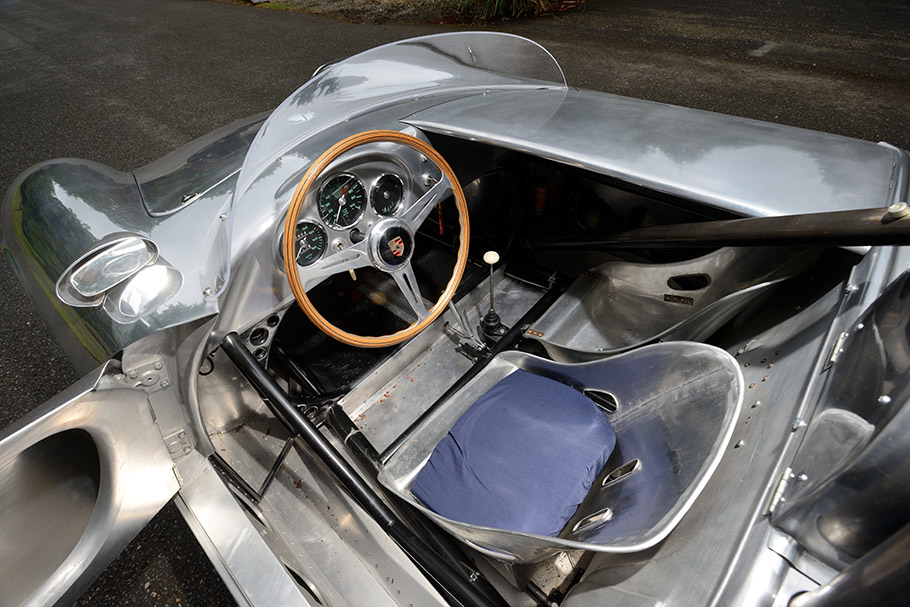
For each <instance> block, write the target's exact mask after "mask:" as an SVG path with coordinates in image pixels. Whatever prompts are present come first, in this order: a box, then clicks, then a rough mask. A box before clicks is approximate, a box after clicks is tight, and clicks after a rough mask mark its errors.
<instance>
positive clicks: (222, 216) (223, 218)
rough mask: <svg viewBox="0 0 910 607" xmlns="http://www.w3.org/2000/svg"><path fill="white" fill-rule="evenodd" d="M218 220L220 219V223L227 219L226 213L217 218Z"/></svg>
mask: <svg viewBox="0 0 910 607" xmlns="http://www.w3.org/2000/svg"><path fill="white" fill-rule="evenodd" d="M218 219H220V220H221V221H224V220H225V219H227V213H222V214H221V215H219V216H218Z"/></svg>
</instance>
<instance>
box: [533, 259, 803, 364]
mask: <svg viewBox="0 0 910 607" xmlns="http://www.w3.org/2000/svg"><path fill="white" fill-rule="evenodd" d="M811 258H812V253H811V252H808V253H807V252H803V253H802V254H800V255H796V254H794V252H793V251H791V250H789V249H786V248H777V249H762V248H724V249H718V250H717V251H715V252H714V253H710V254H708V255H705V256H704V257H700V258H698V259H693V260H691V261H683V262H678V263H669V264H657V265H655V264H644V263H628V262H619V261H612V262H608V263H606V264H604V265H602V266H599V267H597V268H592V269H591V270H589V271H587V272H584V273H583V274H582V275H581V276H579V277H578V278H577V279H576V281H575V282H574V283H573V284H572V286H571V287H570V288H569V290H568V291H566V292H565V293H564V294H563V296H562V297H560V299H559V301H557V302H556V303H555V304H553V307H552V308H550V309H549V310H548V311H547V313H546V314H544V315H543V316H542V317H541V318H540V320H538V321H537V322H536V323H534V325H533V326H532V327H531V331H530V332H529V334H530V336H531V337H533V338H535V339H538V340H539V341H540V342H541V343H542V344H543V345H544V347H545V348H546V349H547V353H548V354H549V355H550V356H552V357H553V358H554V359H555V360H562V361H565V362H573V361H574V362H578V361H582V360H594V359H597V358H602V357H604V356H609V355H611V354H616V353H618V352H623V351H626V350H629V349H632V348H636V347H638V346H641V345H642V344H646V343H654V342H658V341H670V340H695V341H698V340H702V339H706V338H707V337H710V336H711V335H712V334H713V333H714V332H715V331H716V330H717V329H719V328H720V327H721V326H722V325H723V324H724V323H725V322H727V321H728V320H730V319H731V318H733V317H734V316H735V315H736V313H737V312H739V311H741V310H742V309H743V308H745V307H746V306H747V305H749V303H751V302H752V301H754V300H755V299H756V298H758V297H760V296H761V295H762V294H763V293H764V292H766V291H767V290H768V289H769V288H770V287H771V286H773V285H774V284H775V283H776V282H779V281H781V280H783V279H785V278H788V277H790V276H793V275H795V274H796V273H798V272H799V270H801V269H804V268H805V266H806V264H807V263H808V262H809V261H811Z"/></svg>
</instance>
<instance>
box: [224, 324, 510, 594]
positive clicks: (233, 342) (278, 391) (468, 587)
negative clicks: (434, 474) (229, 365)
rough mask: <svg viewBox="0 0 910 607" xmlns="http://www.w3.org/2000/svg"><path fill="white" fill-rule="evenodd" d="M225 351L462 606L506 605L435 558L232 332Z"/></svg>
mask: <svg viewBox="0 0 910 607" xmlns="http://www.w3.org/2000/svg"><path fill="white" fill-rule="evenodd" d="M222 348H224V351H225V353H226V354H227V355H228V357H229V358H230V359H231V360H232V361H233V362H234V364H235V365H236V366H237V369H238V370H239V371H240V372H241V373H243V375H244V376H245V377H246V379H247V380H248V381H249V382H250V384H251V385H252V386H253V387H254V388H255V389H256V390H257V391H258V392H259V394H260V395H261V396H262V397H263V398H264V400H265V404H266V405H267V406H268V408H269V409H270V410H271V411H272V413H273V414H274V415H275V417H277V418H278V420H279V421H281V423H283V424H284V425H285V426H286V427H287V429H288V430H289V431H290V432H291V434H292V435H294V436H295V437H297V438H298V439H300V440H302V441H303V442H304V443H306V445H307V446H309V448H310V449H312V450H313V452H314V453H315V454H316V455H317V457H319V458H320V459H321V460H322V462H323V463H324V464H325V465H326V466H327V467H328V468H329V470H331V471H332V474H334V475H335V477H336V478H337V479H338V481H339V482H340V483H341V485H342V486H343V487H344V488H345V489H346V490H347V491H348V492H349V493H350V494H351V495H352V496H353V497H354V499H355V500H357V502H358V503H359V504H360V506H361V507H362V508H363V509H364V510H366V512H367V513H368V514H369V515H370V516H371V517H372V518H373V520H375V521H376V522H377V523H378V524H379V525H380V526H381V527H382V528H383V529H384V530H385V531H386V533H387V534H388V535H389V537H390V538H391V539H392V540H393V541H394V542H395V543H396V544H398V546H399V547H400V548H401V549H402V550H403V551H404V552H405V553H406V554H407V555H408V556H409V557H410V558H411V559H412V560H413V561H414V563H415V564H417V566H418V567H420V568H421V569H422V570H423V571H424V572H425V573H426V574H427V575H428V576H430V578H432V579H433V580H434V581H435V582H436V583H437V584H439V585H440V586H441V587H442V588H443V589H444V590H445V592H446V593H448V594H450V595H451V597H453V598H454V599H455V600H456V601H458V603H459V604H461V605H462V606H463V607H507V603H506V602H505V600H504V599H502V597H492V598H489V597H486V596H484V595H483V594H482V593H481V592H479V591H478V589H477V588H475V587H474V586H472V584H471V582H470V581H469V580H467V579H465V578H464V577H463V576H462V575H460V573H459V572H458V571H456V570H455V569H453V568H452V567H451V566H450V565H449V564H448V563H447V562H446V561H445V560H443V559H442V558H440V557H439V555H437V554H436V553H435V552H434V551H433V550H432V549H431V548H430V547H429V546H427V545H426V544H425V543H424V542H423V541H422V540H421V539H420V538H419V537H417V536H416V535H415V534H414V533H413V532H412V531H411V530H410V529H408V528H407V527H406V526H405V525H404V524H403V523H402V522H401V521H400V520H399V519H398V517H397V516H395V513H394V512H392V510H391V508H389V507H388V506H387V505H386V504H385V502H383V501H382V500H381V499H380V498H379V496H377V495H376V493H374V492H373V490H372V488H371V487H370V486H369V485H368V484H367V483H366V481H365V480H364V479H363V478H361V477H360V475H359V474H358V473H357V471H356V470H355V469H354V467H353V466H352V465H351V464H350V463H349V462H348V461H347V460H346V459H344V457H343V456H342V455H341V454H340V453H339V452H338V450H336V449H335V447H334V446H333V445H332V444H331V443H330V442H329V440H328V438H326V437H325V436H323V434H322V433H321V432H320V431H319V429H318V428H316V426H315V425H314V424H313V423H312V422H311V421H310V420H309V419H307V418H306V416H305V415H304V414H303V413H302V412H301V411H300V410H299V409H298V408H297V407H295V406H294V404H293V403H292V401H291V399H290V397H289V396H288V395H287V393H285V391H284V389H282V387H281V386H280V385H279V384H278V382H276V381H275V379H274V378H273V377H272V376H271V375H269V373H268V371H266V370H265V369H264V368H263V367H262V365H260V364H259V362H258V361H257V360H256V358H255V357H254V356H253V355H252V354H251V353H250V351H249V350H247V349H246V346H244V345H243V342H242V341H241V340H240V337H239V336H238V335H237V333H234V332H231V333H228V334H227V335H226V336H225V338H224V341H223V342H222Z"/></svg>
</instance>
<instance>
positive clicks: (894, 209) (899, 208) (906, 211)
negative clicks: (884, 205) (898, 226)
mask: <svg viewBox="0 0 910 607" xmlns="http://www.w3.org/2000/svg"><path fill="white" fill-rule="evenodd" d="M888 215H890V216H891V217H893V218H894V219H900V218H901V217H906V216H907V215H910V207H908V206H907V203H906V202H896V203H894V204H892V205H891V206H890V207H888Z"/></svg>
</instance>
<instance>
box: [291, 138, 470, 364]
mask: <svg viewBox="0 0 910 607" xmlns="http://www.w3.org/2000/svg"><path fill="white" fill-rule="evenodd" d="M371 143H397V144H401V145H404V146H407V147H409V148H411V149H412V150H415V151H417V152H419V153H420V154H423V155H424V156H425V157H426V158H427V159H428V161H430V162H432V163H434V164H435V165H436V167H437V168H438V169H439V171H440V173H441V175H442V176H441V178H440V179H439V181H438V182H436V183H431V184H430V185H431V187H430V188H429V190H428V191H427V192H426V193H425V194H423V195H422V196H420V197H419V198H418V199H417V200H410V201H409V200H407V199H406V200H404V201H403V203H402V209H401V210H400V211H399V212H397V213H395V214H394V215H393V216H390V217H380V218H378V220H377V221H375V222H371V223H370V224H369V225H368V226H367V227H366V228H365V234H364V236H363V238H362V239H361V240H359V241H358V242H354V241H353V240H352V241H351V244H350V246H345V247H344V248H341V249H340V250H337V251H330V252H329V254H328V255H326V256H325V257H323V258H321V259H320V260H318V261H316V262H315V263H313V264H312V265H309V266H307V267H305V268H302V267H300V266H298V264H297V261H296V257H295V247H296V244H295V236H296V229H297V223H298V221H299V217H300V212H301V210H302V209H303V205H304V203H305V201H306V200H307V199H308V198H309V199H312V197H311V196H308V195H309V194H310V193H311V192H314V191H315V190H316V187H317V184H318V183H319V182H320V178H321V176H322V174H323V173H324V172H325V170H326V169H327V168H328V167H329V166H330V165H331V164H332V163H333V162H334V161H335V160H337V159H338V158H340V157H341V156H342V155H343V154H345V153H347V152H350V151H351V150H353V149H354V148H357V147H359V146H362V145H367V144H371ZM450 193H451V194H452V195H454V197H455V204H456V206H457V208H458V221H459V225H460V232H459V245H458V254H457V258H456V262H455V267H454V269H453V271H452V277H451V278H450V279H449V282H448V284H447V285H446V288H445V289H444V290H443V292H442V294H441V295H440V296H439V299H438V300H437V301H436V303H435V304H434V305H433V306H432V307H431V308H430V309H429V310H427V308H426V305H425V304H424V301H423V297H422V296H421V294H420V288H419V287H418V285H417V279H416V278H415V276H414V268H413V267H412V266H411V263H410V262H411V259H412V257H413V254H414V245H415V239H414V234H415V233H416V232H417V230H418V229H419V228H420V225H421V224H422V223H423V221H424V220H425V219H426V217H427V215H429V213H430V211H431V210H432V209H433V208H434V207H435V206H436V205H437V204H438V203H439V202H441V201H442V200H443V199H444V198H445V197H446V196H448V195H449V194H450ZM469 236H470V227H469V222H468V205H467V202H466V201H465V197H464V192H463V191H462V189H461V185H459V183H458V179H457V178H456V177H455V173H454V172H453V171H452V168H451V167H450V166H449V164H448V163H447V162H446V161H445V159H444V158H443V157H442V156H440V155H439V153H438V152H437V151H436V150H434V149H433V148H432V147H431V146H430V145H429V144H428V143H425V142H424V141H422V140H420V139H418V138H416V137H413V136H411V135H407V134H405V133H401V132H398V131H366V132H364V133H360V134H357V135H353V136H351V137H348V138H347V139H344V140H342V141H340V142H338V143H337V144H335V145H334V146H332V147H331V148H329V149H328V150H326V151H325V152H324V153H323V154H322V155H321V156H320V157H319V158H318V159H316V161H315V162H314V163H313V164H312V165H311V166H310V168H309V169H308V170H307V172H306V174H305V175H304V176H303V178H302V179H301V180H300V183H299V184H298V186H297V190H296V191H295V192H294V197H293V199H292V200H291V206H290V208H288V213H287V218H286V220H285V225H284V238H283V244H282V252H283V254H284V269H285V273H286V275H287V277H288V282H289V283H290V285H291V291H293V293H294V297H295V298H296V299H297V303H298V304H300V307H301V309H302V310H303V312H304V313H305V314H306V315H307V317H308V318H309V319H310V320H311V321H313V324H315V325H316V326H317V327H319V329H320V330H321V331H323V332H324V333H326V334H327V335H329V336H331V337H333V338H335V339H337V340H338V341H341V342H344V343H346V344H350V345H352V346H359V347H362V348H381V347H384V346H391V345H394V344H398V343H401V342H403V341H405V340H407V339H410V338H411V337H414V336H415V335H417V334H418V333H420V332H421V331H423V330H424V329H426V328H427V327H428V326H430V324H431V323H432V322H433V321H434V320H436V318H438V317H439V315H440V314H442V312H443V311H444V310H445V308H446V306H447V305H448V304H449V301H451V299H452V296H453V295H454V294H455V289H456V288H457V287H458V283H459V282H460V281H461V276H462V274H463V273H464V268H465V264H466V263H467V260H468V242H469ZM366 266H372V267H374V268H377V269H379V270H382V271H384V272H386V273H388V274H389V275H390V276H391V277H392V278H393V279H394V280H395V283H396V284H397V285H398V288H399V289H401V292H402V293H403V294H404V297H405V299H406V300H407V302H408V304H409V305H410V307H411V309H412V310H413V311H414V313H415V314H416V315H417V320H416V321H415V322H414V323H413V324H412V325H410V326H409V327H407V328H405V329H402V330H401V331H398V332H397V333H392V334H389V335H381V336H364V335H356V334H354V333H349V332H347V331H344V330H342V329H339V328H338V327H337V326H335V325H333V324H332V323H331V322H329V321H328V320H326V318H325V317H324V316H322V314H320V313H319V311H318V310H316V308H315V307H314V306H313V304H312V302H311V301H310V299H309V297H307V294H306V291H305V290H304V281H306V283H308V284H314V282H316V281H318V280H321V279H324V278H327V277H329V276H331V275H333V274H337V273H339V272H346V271H348V270H355V269H357V268H362V267H366Z"/></svg>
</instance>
